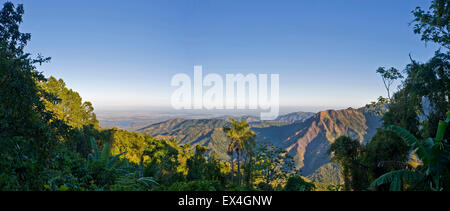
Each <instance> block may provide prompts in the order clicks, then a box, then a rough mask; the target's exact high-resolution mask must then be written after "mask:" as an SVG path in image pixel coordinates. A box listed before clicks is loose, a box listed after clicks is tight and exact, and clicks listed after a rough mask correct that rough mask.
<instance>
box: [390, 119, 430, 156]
mask: <svg viewBox="0 0 450 211" xmlns="http://www.w3.org/2000/svg"><path fill="white" fill-rule="evenodd" d="M385 130H387V131H391V132H394V133H396V134H397V135H398V136H400V138H402V139H403V140H404V141H405V142H406V143H407V144H408V145H409V146H411V148H412V149H413V150H416V153H417V155H418V156H419V158H420V159H421V160H422V161H423V162H424V163H428V162H429V161H430V153H429V151H428V150H427V148H426V146H425V145H423V144H422V142H420V141H419V140H418V139H417V138H416V137H414V135H412V134H411V133H410V132H409V131H407V130H406V129H404V128H402V127H399V126H396V125H389V126H386V127H385Z"/></svg>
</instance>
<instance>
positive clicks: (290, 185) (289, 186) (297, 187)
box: [284, 176, 316, 191]
mask: <svg viewBox="0 0 450 211" xmlns="http://www.w3.org/2000/svg"><path fill="white" fill-rule="evenodd" d="M315 188H316V186H315V185H314V184H313V183H309V182H306V181H305V180H304V179H303V178H302V177H300V176H292V177H289V179H288V181H287V183H286V186H285V187H284V190H285V191H312V190H314V189H315Z"/></svg>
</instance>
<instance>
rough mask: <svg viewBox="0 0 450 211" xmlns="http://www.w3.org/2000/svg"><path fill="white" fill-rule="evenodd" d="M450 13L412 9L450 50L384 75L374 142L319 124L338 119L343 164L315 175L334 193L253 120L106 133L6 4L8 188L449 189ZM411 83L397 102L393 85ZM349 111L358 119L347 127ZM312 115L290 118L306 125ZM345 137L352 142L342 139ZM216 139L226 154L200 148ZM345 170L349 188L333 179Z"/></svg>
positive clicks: (17, 11) (330, 136)
mask: <svg viewBox="0 0 450 211" xmlns="http://www.w3.org/2000/svg"><path fill="white" fill-rule="evenodd" d="M449 8H450V7H449V2H448V1H446V0H434V1H432V4H431V7H430V11H423V10H422V9H421V8H417V9H416V10H414V11H413V15H414V16H415V19H414V21H415V25H414V33H417V34H420V35H421V36H422V37H421V38H422V40H424V41H431V42H435V43H437V44H439V45H441V47H443V48H444V49H447V51H446V52H442V49H441V50H439V51H437V52H436V53H435V55H434V57H433V58H431V59H430V60H429V61H427V62H425V63H420V62H418V61H415V60H413V59H412V58H411V63H410V64H408V65H407V66H406V67H405V69H404V71H403V72H404V75H402V74H401V73H400V71H398V70H397V69H395V68H390V69H385V68H383V67H381V68H379V69H378V70H377V72H378V73H379V74H381V76H382V79H383V82H384V84H385V87H386V90H387V92H388V97H387V98H383V97H380V98H379V100H378V102H376V103H372V104H371V105H369V106H367V108H370V109H372V110H373V111H376V113H377V114H382V115H383V118H382V120H383V127H382V128H380V129H378V130H377V131H376V134H375V135H374V136H373V137H372V138H371V140H370V142H366V143H362V140H363V139H364V136H365V135H366V134H365V133H363V132H365V131H366V128H364V125H365V124H362V123H361V122H365V121H366V117H365V115H364V114H362V113H358V112H357V111H356V110H353V109H348V110H346V112H333V111H325V112H321V113H320V114H318V115H317V117H318V118H319V120H320V122H317V124H312V122H313V121H315V119H311V120H310V121H311V122H310V123H311V125H314V126H315V127H312V128H313V129H314V128H315V129H317V130H318V127H319V126H317V125H320V124H321V123H323V121H326V122H328V123H330V122H336V124H333V127H334V128H333V130H329V131H328V130H327V131H326V132H325V133H323V138H324V140H334V141H333V143H332V144H330V145H329V149H328V153H329V154H330V155H331V156H332V161H333V162H335V163H337V164H338V165H339V166H336V164H334V165H333V164H330V165H328V166H324V167H323V168H321V169H320V172H319V173H321V174H317V175H313V176H312V178H316V179H317V180H319V181H321V182H322V183H325V184H313V183H311V182H309V181H308V180H307V179H306V178H303V177H301V176H300V174H299V173H300V172H299V169H297V168H296V166H298V164H299V163H300V162H303V161H298V162H297V163H296V160H295V159H294V157H292V155H291V154H289V153H288V152H287V151H285V150H284V149H282V148H278V147H276V146H274V145H273V144H269V143H265V142H259V143H257V142H256V133H255V132H254V131H253V130H252V129H251V127H250V125H249V123H248V122H247V121H246V120H242V121H236V120H234V119H230V121H229V122H227V121H225V120H220V119H216V120H214V121H213V124H212V125H211V123H210V122H207V121H204V120H195V121H189V122H187V123H188V124H179V123H180V121H184V120H173V121H172V122H169V124H166V125H169V126H168V128H158V127H156V126H154V127H155V128H143V129H142V130H140V132H142V133H138V132H130V131H126V130H119V129H115V128H114V129H102V128H100V126H99V123H98V120H97V118H96V115H95V113H94V108H93V105H92V104H91V103H90V102H84V101H83V100H82V98H81V96H80V95H79V94H78V93H77V92H75V91H73V90H71V89H69V88H67V87H66V84H65V82H64V81H63V80H62V79H59V80H57V79H56V78H54V77H50V78H48V79H47V78H45V77H44V75H43V74H42V73H41V72H39V71H38V67H39V65H42V64H43V63H45V62H48V61H49V60H50V58H46V57H42V56H41V55H37V56H35V57H33V55H31V54H29V53H27V52H25V51H24V49H25V46H26V45H27V44H28V42H29V41H30V39H31V35H30V34H28V33H22V32H20V30H19V29H20V24H21V23H22V16H23V14H24V9H23V6H22V5H17V6H15V5H14V4H12V3H9V2H8V3H5V4H4V6H3V9H2V10H1V11H0V38H1V39H0V146H1V147H0V154H1V155H2V156H0V190H50V191H53V190H59V191H67V190H70V191H72V190H125V191H132V190H211V191H214V190H286V191H311V190H317V189H319V190H437V191H440V190H449V189H450V171H449V169H450V162H449V160H450V154H449V153H450V148H449V144H448V142H447V140H448V137H449V133H450V132H449V131H450V130H447V127H448V124H449V120H450V113H449V112H448V111H449V110H450V105H449V92H450V83H449V82H450V81H449V68H450V63H449V57H450V52H449V51H448V49H449V43H450V40H449V35H448V28H449V16H450V15H449V13H450V11H449ZM402 78H403V81H401V85H400V87H399V90H398V91H397V92H395V93H393V94H392V96H391V90H390V88H391V85H392V84H393V82H394V81H395V80H398V79H402ZM350 113H355V114H356V113H357V114H358V115H353V118H351V119H350V118H338V117H339V116H342V115H347V114H350ZM311 115H312V114H303V113H299V114H296V115H294V116H286V117H283V120H284V121H287V122H298V121H300V122H301V121H303V120H304V118H306V116H308V117H309V116H311ZM335 119H339V122H338V121H332V120H335ZM314 123H315V122H314ZM338 123H339V124H338ZM284 124H285V123H279V122H278V123H275V122H263V123H261V124H260V125H259V126H256V127H269V126H271V127H273V128H272V129H273V131H275V132H273V131H272V132H271V134H276V135H278V136H280V134H279V133H276V131H277V128H276V127H275V126H280V127H278V128H281V126H284ZM286 124H287V123H286ZM193 125H195V126H196V127H193ZM293 125H295V124H293ZM324 125H326V124H322V125H321V126H324ZM344 125H345V127H344ZM181 126H182V127H183V128H180V127H181ZM286 127H293V126H292V125H291V124H287V126H286ZM198 128H201V130H202V131H201V132H199V131H195V130H200V129H198ZM150 129H151V130H153V131H154V130H160V131H166V130H172V131H175V132H179V133H177V134H175V135H174V137H159V138H155V137H152V136H151V135H149V134H147V133H145V130H150ZM345 129H348V130H349V131H351V132H349V133H348V135H349V136H350V137H347V136H342V134H343V133H344V132H343V131H345ZM186 131H187V133H184V132H186ZM185 134H189V135H187V136H186V135H185ZM206 135H208V136H211V137H215V138H213V141H218V142H221V145H220V144H219V145H213V147H205V146H202V145H205V143H206V142H207V140H208V139H207V138H205V137H206ZM289 138H291V137H289ZM357 139H358V140H357ZM194 143H195V144H194ZM323 143H325V144H324V146H326V147H328V145H327V144H329V143H328V142H323ZM191 144H192V145H191ZM221 148H224V149H221ZM100 149H101V150H100ZM219 151H220V152H227V154H225V153H224V154H218V153H219ZM322 151H325V150H322ZM220 158H222V159H220ZM223 158H227V159H229V161H228V160H225V159H223ZM327 158H328V157H327ZM296 159H298V158H296ZM327 162H328V161H327ZM309 170H311V169H309ZM336 171H341V174H342V181H341V180H340V179H336V178H333V177H332V176H331V175H329V174H332V173H333V172H336ZM330 172H331V173H330ZM327 175H329V176H327ZM341 182H343V185H341V184H339V183H341Z"/></svg>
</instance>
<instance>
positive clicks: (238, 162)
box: [237, 151, 241, 186]
mask: <svg viewBox="0 0 450 211" xmlns="http://www.w3.org/2000/svg"><path fill="white" fill-rule="evenodd" d="M239 154H240V153H239V151H238V152H237V156H238V157H237V167H238V185H239V186H241V165H240V156H239Z"/></svg>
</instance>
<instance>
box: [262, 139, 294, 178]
mask: <svg viewBox="0 0 450 211" xmlns="http://www.w3.org/2000/svg"><path fill="white" fill-rule="evenodd" d="M255 171H256V173H255V174H256V175H257V176H258V177H259V178H260V179H261V180H262V181H263V182H264V183H265V184H266V185H267V186H277V185H279V184H281V183H284V182H286V180H287V178H288V177H289V176H291V175H292V174H294V173H295V162H294V159H293V158H292V156H291V155H289V154H288V152H286V150H284V149H281V148H279V147H276V146H273V145H272V144H260V146H259V148H258V150H257V152H256V156H255Z"/></svg>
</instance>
